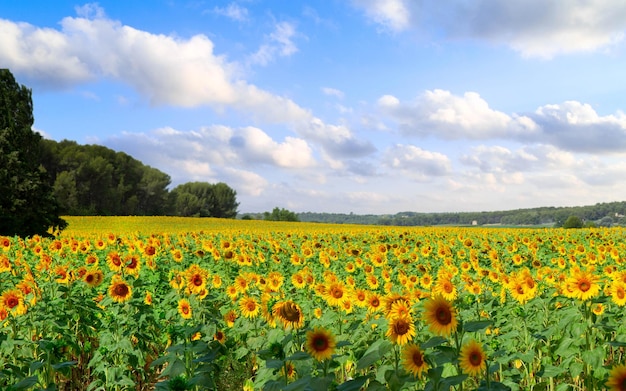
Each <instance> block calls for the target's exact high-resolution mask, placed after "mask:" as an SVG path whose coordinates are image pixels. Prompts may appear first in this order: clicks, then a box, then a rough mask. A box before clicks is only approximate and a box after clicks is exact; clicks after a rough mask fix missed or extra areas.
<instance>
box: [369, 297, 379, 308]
mask: <svg viewBox="0 0 626 391" xmlns="http://www.w3.org/2000/svg"><path fill="white" fill-rule="evenodd" d="M370 304H371V306H372V307H378V306H379V305H380V301H378V299H376V298H374V299H372V301H371V302H370Z"/></svg>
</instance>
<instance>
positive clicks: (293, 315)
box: [272, 300, 304, 330]
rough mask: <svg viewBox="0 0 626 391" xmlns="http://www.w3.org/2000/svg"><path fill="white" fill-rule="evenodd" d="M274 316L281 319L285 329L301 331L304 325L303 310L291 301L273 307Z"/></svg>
mask: <svg viewBox="0 0 626 391" xmlns="http://www.w3.org/2000/svg"><path fill="white" fill-rule="evenodd" d="M272 315H274V317H275V318H277V319H279V320H280V321H281V322H282V324H283V327H285V328H289V327H291V328H293V329H294V330H295V329H299V328H301V327H302V326H303V324H304V316H303V315H302V308H300V306H299V305H298V304H296V303H294V302H293V301H291V300H287V301H283V302H278V303H276V304H274V306H273V307H272Z"/></svg>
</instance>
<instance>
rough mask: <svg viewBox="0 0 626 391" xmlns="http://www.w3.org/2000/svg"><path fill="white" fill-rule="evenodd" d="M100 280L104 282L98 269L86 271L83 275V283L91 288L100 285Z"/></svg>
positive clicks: (102, 274)
mask: <svg viewBox="0 0 626 391" xmlns="http://www.w3.org/2000/svg"><path fill="white" fill-rule="evenodd" d="M102 280H104V273H102V270H100V269H92V270H87V272H86V273H85V274H84V275H83V281H85V283H86V284H87V285H89V286H90V287H92V288H94V287H97V286H98V285H100V284H101V283H102Z"/></svg>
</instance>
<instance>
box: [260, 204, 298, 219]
mask: <svg viewBox="0 0 626 391" xmlns="http://www.w3.org/2000/svg"><path fill="white" fill-rule="evenodd" d="M263 220H268V221H300V219H299V218H298V215H297V214H296V213H295V212H292V211H289V210H287V209H285V208H278V207H276V208H274V209H273V210H272V212H271V213H270V212H265V213H263Z"/></svg>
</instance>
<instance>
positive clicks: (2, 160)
mask: <svg viewBox="0 0 626 391" xmlns="http://www.w3.org/2000/svg"><path fill="white" fill-rule="evenodd" d="M33 122H34V119H33V101H32V97H31V90H29V89H27V88H26V87H25V86H21V85H19V84H18V83H17V82H16V81H15V78H14V77H13V75H12V74H11V72H10V71H9V70H8V69H0V235H11V236H12V235H19V236H29V235H35V234H38V235H47V232H48V230H49V229H51V228H52V229H56V230H62V229H63V228H65V227H66V226H67V223H66V222H65V221H64V220H63V219H61V218H60V217H59V214H60V213H59V206H58V204H57V202H56V200H55V198H54V195H53V191H52V188H51V186H50V185H49V183H48V181H47V178H46V172H45V170H44V169H43V168H42V167H40V165H39V161H40V142H41V135H39V134H38V133H35V132H33V130H32V125H33Z"/></svg>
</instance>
